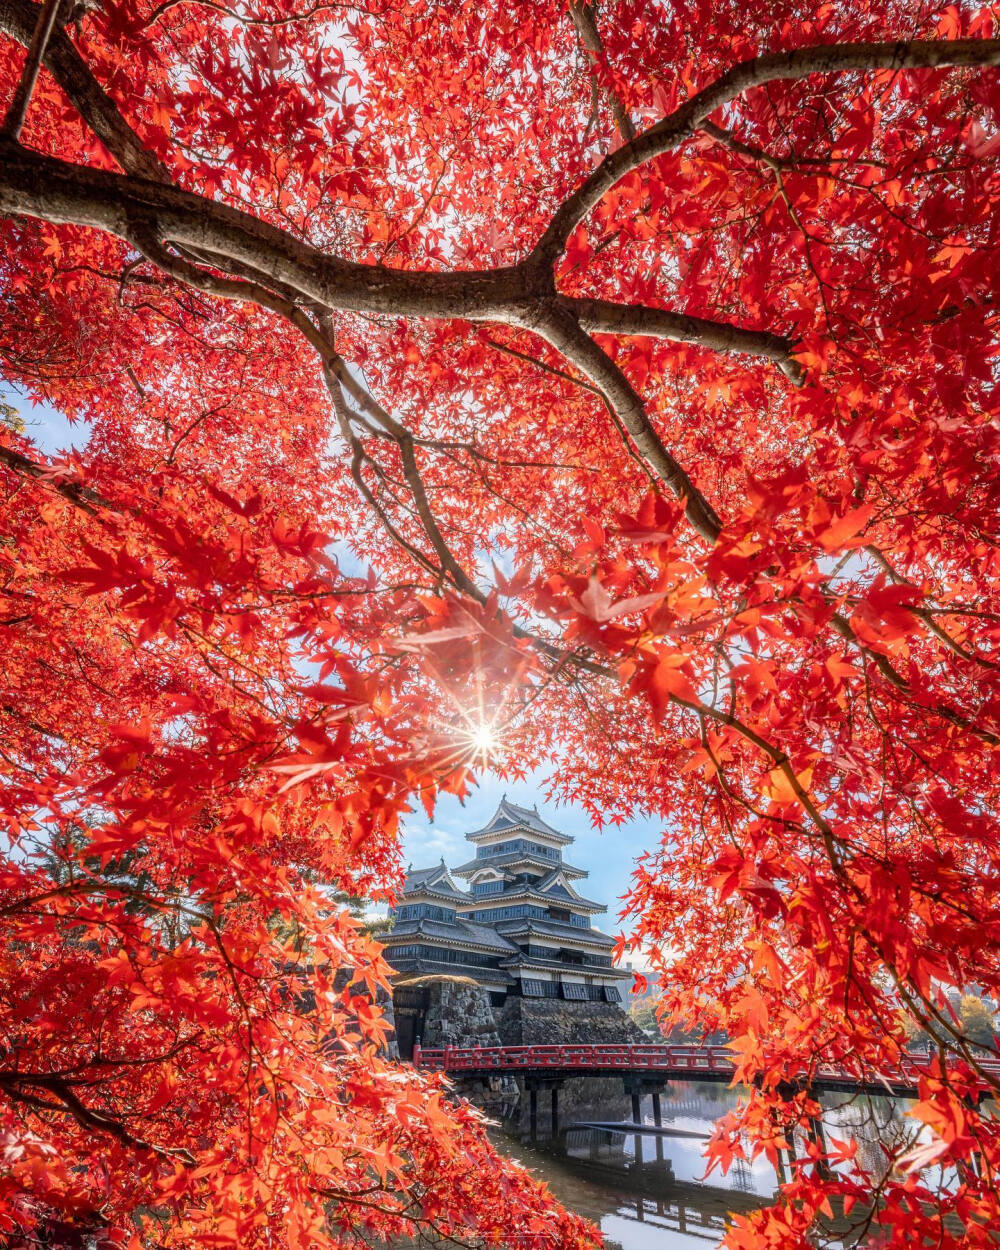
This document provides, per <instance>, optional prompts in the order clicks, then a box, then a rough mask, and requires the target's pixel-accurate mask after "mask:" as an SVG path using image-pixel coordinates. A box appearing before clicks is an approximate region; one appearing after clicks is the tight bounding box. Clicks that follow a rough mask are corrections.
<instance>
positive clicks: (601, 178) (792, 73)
mask: <svg viewBox="0 0 1000 1250" xmlns="http://www.w3.org/2000/svg"><path fill="white" fill-rule="evenodd" d="M962 65H965V66H969V65H1000V39H949V40H944V39H940V40H939V39H911V40H901V41H900V42H898V43H839V44H838V43H831V44H824V45H821V46H820V47H813V48H796V49H795V50H794V51H791V52H772V53H769V54H767V55H765V56H759V57H754V58H753V59H751V60H747V61H742V62H741V63H740V64H739V65H734V66H733V67H732V68H731V69H729V70H727V71H726V72H725V73H724V74H722V75H720V77H719V78H717V79H716V80H715V82H714V83H711V84H710V85H709V86H707V87H705V88H703V90H701V91H699V92H697V93H696V94H695V95H693V96H691V97H690V99H688V100H686V101H685V102H684V103H683V104H682V105H681V106H680V107H679V108H677V109H675V110H674V112H673V113H671V114H670V115H669V116H668V117H665V118H663V119H662V121H659V122H657V123H656V125H654V126H651V127H650V128H649V129H648V130H645V131H643V132H642V134H639V135H637V136H636V137H635V138H634V139H633V140H632V141H631V142H630V143H626V144H624V145H623V146H622V147H620V148H619V149H618V150H617V151H616V152H612V153H611V154H610V155H609V156H607V157H605V159H604V160H603V161H602V162H601V163H600V165H598V167H597V168H596V169H595V170H594V172H593V173H592V174H591V175H590V177H589V178H587V179H586V181H584V182H583V183H582V184H581V185H580V186H579V187H578V188H577V189H576V190H575V191H574V192H573V194H572V195H570V196H569V197H568V198H567V199H566V200H564V201H563V203H562V205H561V207H560V208H559V209H558V210H557V212H556V214H555V216H554V217H553V218H552V220H551V221H550V222H549V225H548V228H547V229H546V230H545V233H544V234H543V235H542V237H541V239H539V241H538V244H537V245H536V247H535V252H534V256H535V257H536V258H537V259H538V260H539V261H544V262H545V263H547V264H554V263H555V261H556V259H557V258H558V256H559V255H560V253H561V252H562V250H563V248H564V246H565V244H566V240H567V239H568V238H569V236H570V234H571V233H572V232H573V230H575V229H576V227H577V226H578V225H579V223H580V222H581V221H582V220H583V219H584V217H586V216H587V214H588V213H589V212H590V211H591V210H592V209H593V208H595V207H596V206H597V205H598V204H599V203H600V201H601V200H602V199H603V198H604V196H605V195H606V194H607V193H608V192H609V191H610V190H611V188H612V187H613V186H614V185H615V184H616V183H617V182H618V181H619V180H620V179H621V178H623V177H624V176H625V175H626V174H627V173H630V172H631V171H632V170H633V169H638V167H639V166H640V165H644V164H645V163H646V162H647V161H650V160H653V159H654V157H657V156H662V155H664V153H666V152H669V151H671V150H672V149H673V148H676V147H679V146H680V145H681V144H682V143H684V142H685V141H686V140H687V139H690V138H691V136H692V135H693V134H694V132H695V131H696V130H697V129H698V128H699V127H700V126H701V124H702V123H703V122H704V121H705V120H706V119H707V118H708V117H709V116H710V115H711V114H712V113H714V112H715V110H716V109H718V108H721V107H722V106H723V105H724V104H728V103H729V102H730V101H731V100H734V99H735V98H736V97H737V96H738V95H741V94H742V93H743V92H744V91H747V90H749V89H750V88H751V87H759V86H762V85H763V84H764V83H767V82H774V81H776V80H785V81H788V80H794V79H798V78H807V77H808V76H809V75H810V74H836V73H843V72H845V71H847V70H862V71H870V70H877V69H893V70H900V69H919V68H936V67H940V66H962Z"/></svg>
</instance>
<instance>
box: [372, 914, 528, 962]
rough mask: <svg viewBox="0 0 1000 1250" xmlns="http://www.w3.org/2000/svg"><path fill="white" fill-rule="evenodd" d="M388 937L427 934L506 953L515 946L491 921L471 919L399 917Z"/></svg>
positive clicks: (393, 940)
mask: <svg viewBox="0 0 1000 1250" xmlns="http://www.w3.org/2000/svg"><path fill="white" fill-rule="evenodd" d="M388 937H389V938H390V939H391V942H392V944H395V943H397V942H399V943H401V942H402V941H403V940H404V939H406V940H410V939H414V940H415V939H417V938H422V937H426V938H437V939H439V940H440V941H443V942H448V943H449V944H450V945H452V946H481V947H485V948H486V949H487V950H493V951H503V952H504V953H505V954H508V953H510V952H511V951H516V950H517V947H516V946H515V945H514V943H513V942H508V941H507V939H506V938H505V937H503V936H502V934H500V933H498V932H497V930H496V929H495V928H494V927H493V926H492V925H487V924H477V923H476V922H475V921H474V920H461V919H460V920H454V921H447V920H401V921H399V922H398V923H397V924H395V925H393V927H392V932H391V933H390V934H388Z"/></svg>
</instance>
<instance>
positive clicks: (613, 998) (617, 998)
mask: <svg viewBox="0 0 1000 1250" xmlns="http://www.w3.org/2000/svg"><path fill="white" fill-rule="evenodd" d="M604 999H605V1002H609V1003H620V1002H621V1001H622V994H621V990H620V989H619V988H618V986H617V985H606V986H605V987H604Z"/></svg>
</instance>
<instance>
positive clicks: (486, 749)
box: [469, 725, 498, 755]
mask: <svg viewBox="0 0 1000 1250" xmlns="http://www.w3.org/2000/svg"><path fill="white" fill-rule="evenodd" d="M469 736H470V737H471V739H472V745H473V746H474V747H475V749H476V750H477V751H478V752H480V753H481V754H483V755H490V754H491V753H492V752H493V751H495V750H496V748H497V746H498V740H497V736H496V734H495V733H494V732H493V726H492V725H476V726H475V728H474V729H473V730H472V732H471V733H470V735H469Z"/></svg>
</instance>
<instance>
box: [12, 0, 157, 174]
mask: <svg viewBox="0 0 1000 1250" xmlns="http://www.w3.org/2000/svg"><path fill="white" fill-rule="evenodd" d="M41 12H42V9H41V6H40V5H37V4H33V3H32V2H31V0H0V31H3V32H4V33H5V34H7V35H9V36H10V37H11V39H16V40H17V42H18V43H20V44H23V45H24V46H25V47H28V45H29V44H30V43H31V38H32V35H33V33H34V30H35V27H36V24H37V22H38V18H39V15H40V14H41ZM41 64H42V65H44V66H45V68H46V69H47V70H48V71H49V73H51V74H52V76H53V77H54V78H55V80H56V82H57V83H58V84H59V86H60V87H61V88H62V89H63V91H65V92H66V95H67V96H68V97H69V100H70V103H71V104H72V105H73V107H74V108H75V109H76V111H77V112H78V113H79V114H80V116H81V117H82V118H83V119H84V121H85V122H86V123H87V125H88V126H89V127H90V128H91V130H92V131H93V132H94V134H95V135H97V137H98V139H100V141H101V142H102V143H103V144H104V146H105V147H106V148H107V149H108V151H109V152H110V153H111V154H112V155H113V156H114V158H115V159H116V160H117V161H118V163H119V164H120V165H121V167H122V169H124V170H127V171H128V172H129V173H131V174H136V175H138V176H139V177H142V178H149V179H151V180H152V181H154V182H169V181H170V175H169V174H168V173H167V171H166V169H165V168H164V167H163V166H162V165H161V164H160V162H159V161H158V160H157V159H156V157H155V156H152V155H151V154H150V153H149V152H147V151H146V149H145V147H144V146H143V142H142V140H141V139H140V138H139V136H138V135H137V134H136V133H135V131H134V130H133V129H132V127H131V126H130V125H129V124H128V122H127V121H125V119H124V118H123V117H122V115H121V113H120V112H119V110H118V109H117V107H116V106H115V104H114V103H113V102H112V101H111V99H110V98H109V97H108V95H107V93H106V92H105V90H104V88H103V87H102V86H101V84H100V83H99V82H98V81H97V79H96V78H95V77H94V75H93V74H92V73H91V72H90V70H89V69H88V68H87V64H86V62H85V61H84V59H83V57H81V55H80V54H79V52H77V50H76V48H75V47H74V46H73V43H72V41H71V40H70V39H69V38H68V36H67V35H66V34H65V32H63V31H62V30H60V29H59V28H58V26H57V27H56V29H54V30H53V31H52V32H51V33H50V35H49V38H48V41H47V43H46V46H45V50H44V55H43V56H42V58H41Z"/></svg>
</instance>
